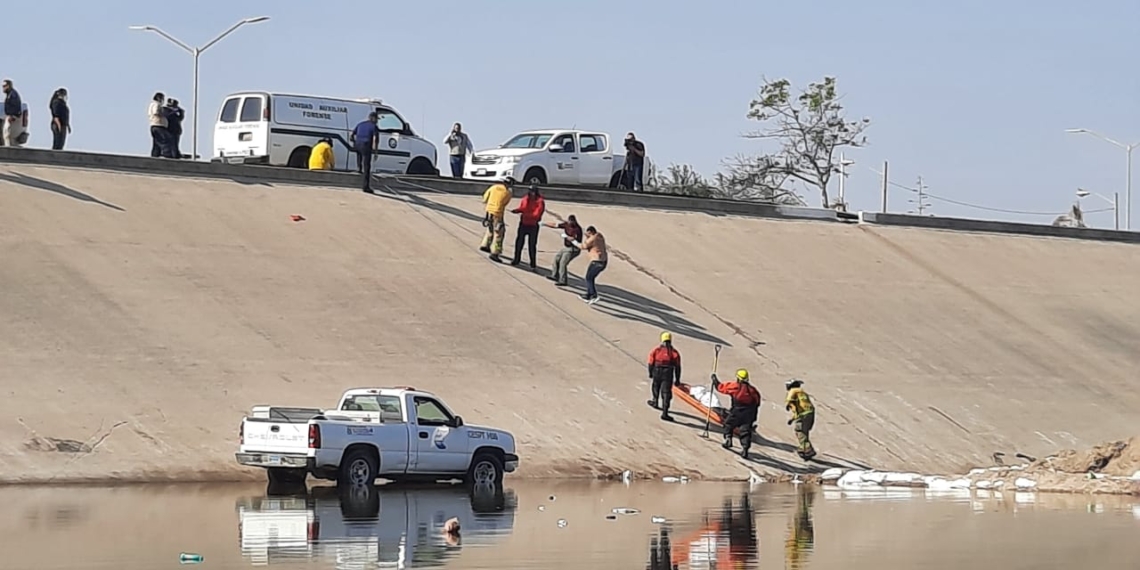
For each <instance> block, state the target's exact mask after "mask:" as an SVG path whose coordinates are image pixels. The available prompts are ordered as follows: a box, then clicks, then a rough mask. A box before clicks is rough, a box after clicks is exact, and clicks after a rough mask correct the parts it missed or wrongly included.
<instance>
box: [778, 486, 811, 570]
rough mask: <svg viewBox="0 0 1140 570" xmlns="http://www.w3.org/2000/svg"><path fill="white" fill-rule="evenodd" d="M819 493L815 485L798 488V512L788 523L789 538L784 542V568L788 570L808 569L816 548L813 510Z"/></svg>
mask: <svg viewBox="0 0 1140 570" xmlns="http://www.w3.org/2000/svg"><path fill="white" fill-rule="evenodd" d="M817 492H818V489H816V487H815V486H814V485H810V486H809V485H799V486H798V487H797V488H796V511H795V513H793V514H792V516H791V520H790V521H789V522H788V538H787V540H785V541H784V567H785V568H787V570H798V569H800V568H807V557H808V554H809V553H811V551H812V550H813V549H814V548H815V524H814V523H812V520H811V508H812V503H813V502H814V501H815V495H816V493H817Z"/></svg>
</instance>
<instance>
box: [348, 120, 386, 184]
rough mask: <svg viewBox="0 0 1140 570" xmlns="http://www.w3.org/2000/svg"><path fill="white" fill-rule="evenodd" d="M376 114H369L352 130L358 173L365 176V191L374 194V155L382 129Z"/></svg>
mask: <svg viewBox="0 0 1140 570" xmlns="http://www.w3.org/2000/svg"><path fill="white" fill-rule="evenodd" d="M379 118H380V117H379V116H378V115H377V114H376V113H368V118H367V119H365V120H363V121H360V123H359V124H357V125H356V128H355V129H353V130H352V135H351V136H350V138H351V139H352V146H353V148H354V149H355V150H356V171H357V172H359V173H360V174H361V176H363V178H364V181H363V184H362V186H363V189H364V192H365V193H367V194H372V155H373V153H375V152H376V149H377V148H379V145H380V127H378V126H376V121H378V120H379Z"/></svg>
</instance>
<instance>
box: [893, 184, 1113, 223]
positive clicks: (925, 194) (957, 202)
mask: <svg viewBox="0 0 1140 570" xmlns="http://www.w3.org/2000/svg"><path fill="white" fill-rule="evenodd" d="M887 184H890V185H891V186H894V187H896V188H901V189H903V190H907V191H909V192H913V193H915V194H921V197H922V198H930V199H932V200H938V201H940V202H946V203H948V204H954V205H956V206H962V207H965V208H973V209H975V210H983V211H986V212H997V213H1001V214H1018V215H1022V216H1060V215H1061V214H1064V213H1065V212H1030V211H1026V210H1008V209H1005V208H993V207H990V206H981V205H978V204H971V203H969V202H962V201H960V200H954V199H952V198H945V197H943V196H939V195H937V194H931V193H930V192H927V191H926V187H925V185H924V186H923V189H922V191H921V192H920V191H919V189H918V188H911V187H910V186H904V185H902V184H899V183H898V182H893V181H891V180H888V181H887ZM923 209H925V208H923ZM1111 209H1112V208H1107V209H1104V210H1086V212H1085V213H1088V214H1091V213H1095V212H1105V211H1108V210H1111Z"/></svg>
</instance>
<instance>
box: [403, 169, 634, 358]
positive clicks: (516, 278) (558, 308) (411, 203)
mask: <svg viewBox="0 0 1140 570" xmlns="http://www.w3.org/2000/svg"><path fill="white" fill-rule="evenodd" d="M404 183H405V184H409V185H410V186H413V187H418V186H419V185H417V184H413V183H409V182H404ZM383 186H384V188H385V189H387V190H388V191H389V192H391V193H392V194H394V195H396V196H399V197H400V198H403V199H404V200H403V202H404V204H406V205H408V207H410V208H411V209H412V210H413V211H415V212H416V213H417V214H419V215H420V216H422V217H423V218H424V219H426V220H428V221H429V222H431V223H432V225H434V226H436V227H437V228H439V229H440V230H443V231H444V232H445V233H447V235H450V236H451V237H453V238H455V240H456V241H458V242H460V243H461V244H463V245H464V246H467V245H468V244H467V242H466V241H464V240H462V239H460V238H459V236H457V235H455V234H454V233H452V232H450V231H448V230H447V229H446V228H444V227H443V226H442V225H440V224H439V223H438V222H436V221H435V220H434V219H432V217H431V216H428V215H427V214H425V213H424V212H423V211H422V210H421V209H419V208H417V207H416V206H417V204H416V203H415V201H414V200H410V199H408V198H407V197H406V196H404V194H402V193H400V192H398V191H396V190H393V189H392V188H391V187H390V186H388V185H387V184H383ZM551 213H554V212H553V211H551ZM555 215H558V214H555ZM447 221H448V222H450V223H451V224H452V225H454V226H455V227H457V228H460V229H461V230H463V231H465V232H468V233H471V232H470V231H469V230H467V228H465V227H464V226H461V225H459V223H458V222H456V221H455V220H452V219H450V218H449V219H448V220H447ZM494 265H496V266H497V267H496V269H498V270H499V271H501V272H503V274H504V275H506V276H507V277H509V278H511V279H513V280H514V281H515V282H516V283H518V284H520V285H522V286H523V287H525V288H526V289H527V290H529V291H530V292H531V293H534V295H535V296H536V297H538V298H539V299H541V300H542V302H544V303H546V304H547V305H549V306H550V307H553V308H554V309H555V310H556V311H558V312H560V313H562V314H563V315H566V316H567V317H569V318H570V320H572V321H574V322H575V323H578V325H579V326H581V327H582V328H584V329H586V330H588V331H590V332H591V333H593V334H594V336H596V337H598V338H599V339H601V340H602V342H604V343H606V344H608V345H610V346H611V347H613V348H614V350H617V351H618V352H619V353H621V354H623V355H625V356H626V357H627V358H629V359H630V360H632V361H634V362H636V363H638V364H641V359H640V358H638V357H636V356H634V355H633V354H630V353H629V352H628V351H626V350H625V349H624V348H622V347H620V346H618V344H617V343H616V342H614V341H612V340H610V339H608V338H606V336H605V335H603V334H602V333H601V331H599V330H597V329H596V328H594V327H592V326H590V325H589V324H587V323H586V322H585V321H583V320H582V319H579V318H578V317H576V316H574V315H572V314H571V313H570V312H569V311H567V310H566V309H565V308H563V307H561V306H560V305H558V304H556V303H554V302H553V301H551V300H550V299H548V298H547V297H546V296H545V295H543V294H542V293H540V292H539V291H538V289H535V288H534V287H532V286H531V285H530V284H529V283H527V282H525V281H523V280H522V279H520V278H519V276H518V275H515V274H514V272H513V270H508V269H507V268H506V267H502V266H501V265H500V264H497V263H496V264H494Z"/></svg>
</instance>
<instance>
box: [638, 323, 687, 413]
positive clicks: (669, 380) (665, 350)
mask: <svg viewBox="0 0 1140 570" xmlns="http://www.w3.org/2000/svg"><path fill="white" fill-rule="evenodd" d="M649 381H650V382H651V384H652V387H653V399H652V400H649V401H647V402H645V403H646V404H649V405H650V406H652V407H654V408H657V409H659V410H661V419H663V420H665V421H667V422H671V421H673V416H670V415H669V404H670V403H671V402H672V401H673V386H676V385H678V384H680V383H681V353H680V352H677V349H675V348H673V335H672V334H671V333H669V332H663V333H661V344H659V345H657V347H656V348H654V349H653V350H652V351H651V352H650V353H649ZM658 399H660V400H661V406H660V407H658V405H657V401H658Z"/></svg>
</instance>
